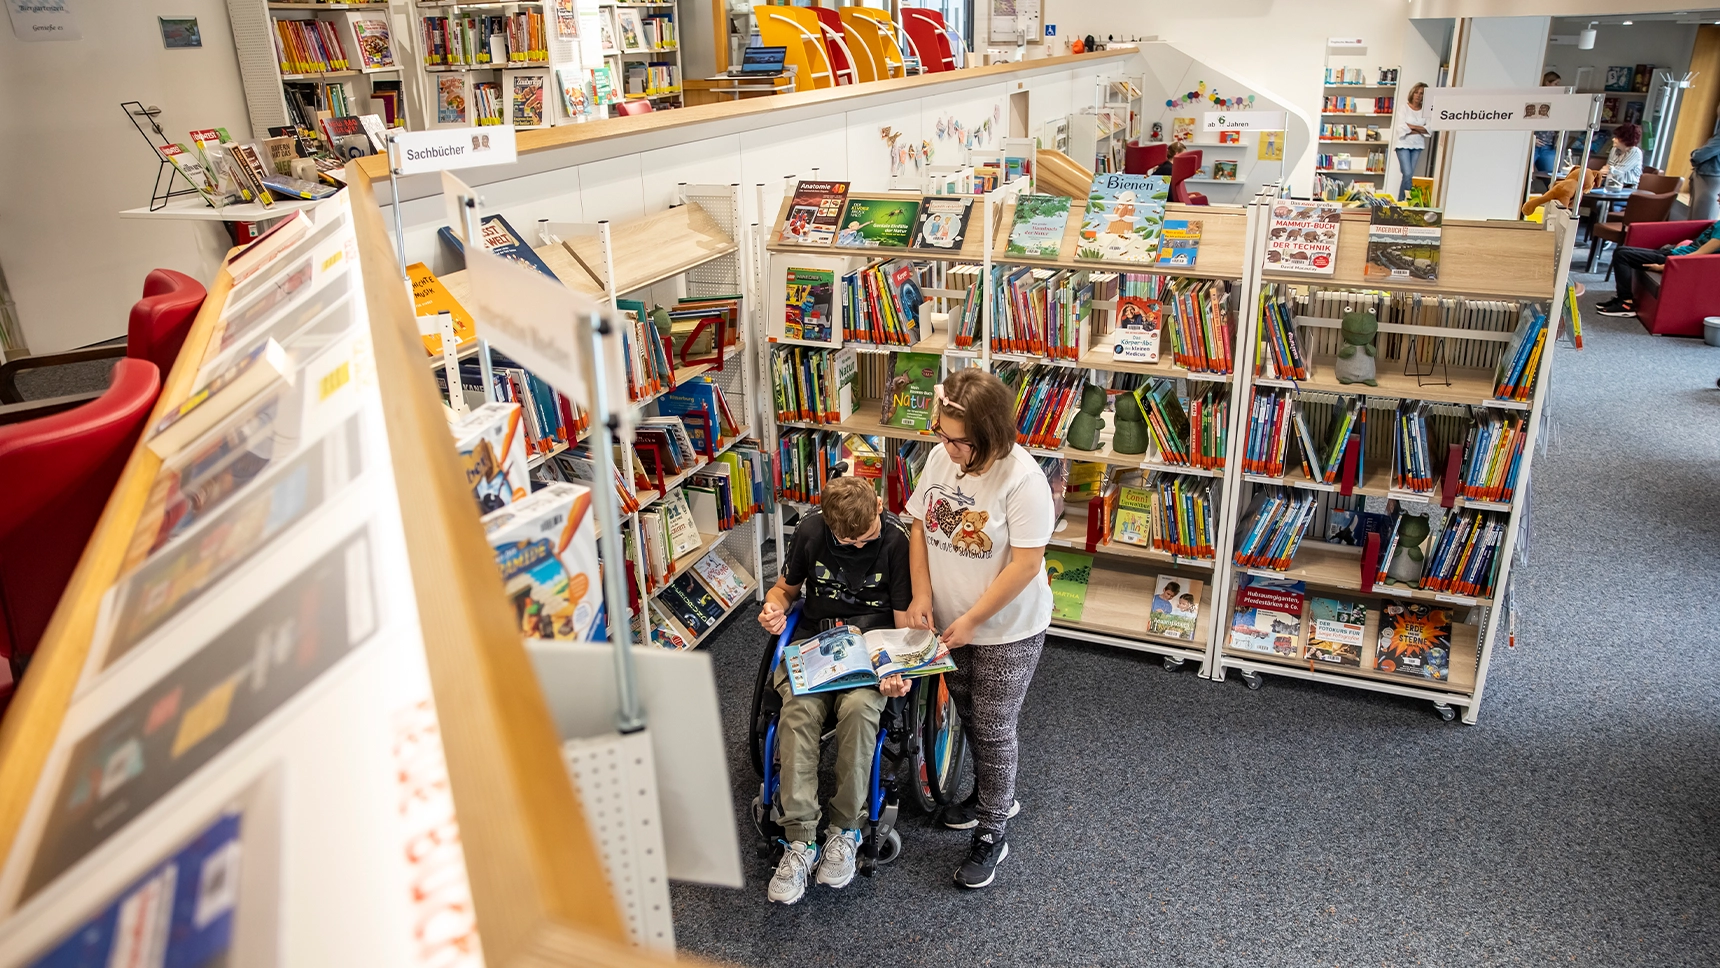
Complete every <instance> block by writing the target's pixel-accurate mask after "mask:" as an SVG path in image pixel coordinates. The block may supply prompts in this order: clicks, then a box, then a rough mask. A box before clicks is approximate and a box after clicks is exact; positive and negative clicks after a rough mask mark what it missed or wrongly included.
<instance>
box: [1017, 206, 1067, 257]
mask: <svg viewBox="0 0 1720 968" xmlns="http://www.w3.org/2000/svg"><path fill="white" fill-rule="evenodd" d="M1069 204H1070V199H1068V198H1065V197H1063V196H1061V195H1022V196H1020V197H1019V198H1017V199H1016V200H1015V213H1014V218H1013V221H1011V223H1010V226H1009V242H1008V244H1007V246H1006V247H1005V250H1004V251H1005V252H1006V254H1008V255H1015V256H1028V257H1031V258H1037V259H1055V258H1057V254H1058V252H1059V250H1060V249H1061V248H1062V246H1063V232H1064V229H1065V228H1066V227H1067V226H1068V224H1069Z"/></svg>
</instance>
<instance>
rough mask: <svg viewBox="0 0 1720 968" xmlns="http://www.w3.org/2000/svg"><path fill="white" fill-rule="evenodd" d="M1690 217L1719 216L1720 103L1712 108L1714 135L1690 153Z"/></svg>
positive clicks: (1714, 217) (1705, 217)
mask: <svg viewBox="0 0 1720 968" xmlns="http://www.w3.org/2000/svg"><path fill="white" fill-rule="evenodd" d="M1690 217H1691V218H1692V219H1701V220H1703V221H1708V220H1710V219H1716V218H1720V105H1715V108H1714V136H1713V137H1712V138H1709V139H1708V140H1707V142H1705V143H1704V144H1703V145H1702V147H1700V148H1697V149H1696V150H1695V151H1692V152H1691V153H1690Z"/></svg>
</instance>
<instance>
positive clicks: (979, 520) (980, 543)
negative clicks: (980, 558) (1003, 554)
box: [950, 511, 991, 555]
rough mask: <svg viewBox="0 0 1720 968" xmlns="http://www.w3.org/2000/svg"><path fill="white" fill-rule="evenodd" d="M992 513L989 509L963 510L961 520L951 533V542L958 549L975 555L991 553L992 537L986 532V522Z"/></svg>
mask: <svg viewBox="0 0 1720 968" xmlns="http://www.w3.org/2000/svg"><path fill="white" fill-rule="evenodd" d="M990 517H991V514H990V512H987V511H963V512H962V515H961V520H960V521H959V522H958V523H957V524H956V528H955V530H954V531H953V532H951V534H950V544H952V545H954V546H955V548H956V550H958V551H965V552H968V553H970V554H975V555H988V554H990V553H991V537H990V536H989V535H987V534H986V533H985V522H986V519H987V518H990Z"/></svg>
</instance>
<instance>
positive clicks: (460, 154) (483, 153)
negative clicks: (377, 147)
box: [393, 124, 517, 175]
mask: <svg viewBox="0 0 1720 968" xmlns="http://www.w3.org/2000/svg"><path fill="white" fill-rule="evenodd" d="M393 141H394V143H395V144H396V145H398V146H399V148H400V155H399V158H398V160H397V162H396V163H397V164H398V165H399V166H400V174H402V175H417V174H421V173H423V172H427V171H448V170H450V169H454V168H478V167H480V166H483V165H506V164H511V163H513V161H514V159H515V158H516V157H517V154H516V152H515V148H514V129H513V128H512V127H510V126H508V125H505V124H501V125H484V126H483V127H479V128H442V129H439V130H436V131H400V132H395V134H394V138H393Z"/></svg>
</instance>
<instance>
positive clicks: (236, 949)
mask: <svg viewBox="0 0 1720 968" xmlns="http://www.w3.org/2000/svg"><path fill="white" fill-rule="evenodd" d="M348 171H349V174H352V173H354V169H352V168H349V169H348ZM300 218H301V219H303V221H298V222H296V223H294V224H298V225H303V226H305V227H306V230H305V234H304V236H303V237H302V238H300V239H299V240H297V241H293V242H290V243H289V244H288V245H287V247H286V248H285V250H284V252H283V254H282V255H281V257H280V258H279V259H276V260H275V261H273V262H272V263H267V264H265V265H263V266H261V267H260V269H258V270H257V271H256V272H255V274H252V275H248V276H247V275H245V274H244V271H243V270H241V269H239V268H237V267H238V266H239V263H234V266H235V268H234V269H233V271H232V272H230V271H228V270H227V269H223V270H222V272H221V274H220V275H219V276H218V277H217V279H216V280H215V282H214V284H213V285H211V287H210V293H209V297H208V299H207V301H206V302H205V303H204V305H203V308H202V310H201V313H200V315H199V317H198V319H197V321H196V322H195V324H194V326H193V328H192V331H191V333H190V335H189V337H188V338H187V340H186V344H185V348H184V350H183V352H182V354H181V357H180V359H179V361H178V364H177V365H176V366H175V367H174V368H173V371H172V373H171V375H169V376H168V378H167V379H166V381H165V385H164V389H163V392H162V395H161V398H160V401H159V403H158V405H157V407H156V410H155V412H154V414H153V415H152V418H151V423H150V426H151V427H160V426H161V425H162V423H163V421H165V420H168V418H169V415H170V414H178V415H179V416H177V417H175V418H173V420H175V421H185V420H191V419H201V417H200V415H198V409H201V408H203V407H210V406H214V407H219V408H220V409H219V410H218V411H217V412H216V413H215V414H214V415H213V416H214V420H213V422H212V425H211V426H210V427H209V429H208V431H207V432H206V433H205V434H203V435H202V436H197V437H192V438H191V439H189V440H188V441H187V442H185V443H184V444H183V445H176V444H174V443H170V441H171V440H172V435H171V434H161V433H154V434H152V433H151V432H149V431H146V433H145V439H144V440H143V441H141V442H140V443H139V444H138V445H137V447H136V449H135V451H134V452H133V454H132V457H131V459H130V461H129V462H128V464H127V466H126V469H125V472H124V474H123V476H122V477H121V480H120V483H119V484H118V486H117V488H116V490H115V492H114V495H113V497H112V498H111V499H110V501H109V503H108V506H107V509H106V511H105V513H104V515H103V517H102V520H101V522H100V524H99V525H98V527H97V529H96V532H95V534H94V536H93V538H92V540H91V543H90V545H89V547H88V549H87V550H86V552H85V554H84V556H83V559H82V561H81V562H80V565H79V568H78V570H77V572H76V573H75V575H74V576H73V578H72V581H71V583H70V585H69V587H68V588H67V591H66V594H65V596H64V598H63V599H62V601H61V603H60V606H59V608H58V610H57V611H56V613H55V616H54V618H53V620H52V622H51V624H50V626H49V628H48V629H47V631H46V633H45V635H44V637H43V640H42V643H41V647H40V648H39V650H38V651H37V653H36V656H35V660H34V662H33V663H32V666H31V668H30V670H29V674H28V675H27V676H25V677H24V679H23V681H22V684H21V687H20V690H19V692H18V694H17V695H16V697H15V699H14V701H13V704H12V708H11V709H10V710H9V711H8V714H7V717H6V720H5V724H4V727H3V728H0V790H4V791H6V793H5V795H4V796H3V797H0V856H3V857H4V866H3V868H0V918H3V920H0V951H5V952H7V955H6V956H5V957H6V960H7V963H8V964H14V963H16V964H43V963H53V964H59V963H72V962H77V963H83V962H84V961H85V960H86V959H89V958H93V959H94V960H95V961H98V962H100V963H104V964H105V963H132V962H133V961H134V960H137V961H141V960H143V959H145V958H146V957H147V958H152V959H154V961H155V963H162V962H163V961H164V962H165V963H168V964H175V963H180V962H181V961H185V962H186V963H190V961H191V959H193V958H195V959H198V960H199V963H201V961H202V960H206V959H207V958H209V957H210V956H212V955H214V954H217V953H220V954H223V955H224V956H225V957H226V958H227V960H229V961H231V962H232V963H235V964H246V965H263V966H269V965H313V964H314V965H326V964H331V963H345V962H352V961H359V962H363V963H367V964H403V963H409V962H416V961H419V960H423V959H431V960H435V961H437V962H438V963H443V964H449V965H472V964H479V963H485V964H492V965H525V964H545V963H560V962H578V963H583V964H606V965H645V964H657V963H659V961H658V960H657V959H656V958H654V957H651V956H648V955H646V954H644V953H642V952H640V951H638V950H637V949H635V948H633V947H631V946H630V945H629V940H628V938H629V935H628V927H627V924H626V922H624V921H623V920H622V918H621V917H620V915H619V914H618V909H617V902H618V899H619V898H618V896H617V895H612V894H611V892H610V890H609V888H608V887H607V886H606V885H607V884H608V883H609V882H610V877H609V876H608V875H606V869H605V866H604V864H603V862H602V859H601V857H600V855H599V852H598V849H597V845H596V843H595V841H594V839H593V837H592V836H591V834H590V833H589V832H588V831H587V827H586V825H585V824H584V823H582V822H580V819H579V818H580V817H581V816H582V815H583V814H582V809H581V805H580V799H579V798H578V797H577V796H576V795H575V792H574V787H573V785H572V783H571V781H570V780H569V767H568V764H567V762H566V761H565V760H564V758H563V748H562V739H561V737H558V734H557V723H556V721H555V720H553V719H552V717H551V711H550V709H549V708H548V707H547V706H546V702H545V699H544V693H543V691H542V690H540V688H539V684H538V681H537V677H536V676H535V675H534V672H533V669H532V665H531V662H530V660H529V659H528V657H527V652H526V649H525V648H524V647H523V643H522V639H521V634H520V626H519V624H518V621H517V618H516V616H515V615H514V614H513V607H512V604H511V603H510V602H509V600H508V598H507V596H506V595H504V593H503V588H502V583H501V579H500V575H499V573H498V570H497V568H496V566H495V557H494V552H493V550H492V549H491V548H490V547H489V546H488V544H487V543H486V542H485V540H484V535H483V531H482V528H481V527H480V526H479V522H478V518H477V515H478V508H477V505H476V502H474V500H473V491H472V486H471V484H470V483H469V481H468V480H467V478H466V475H465V473H464V471H463V469H462V468H461V466H460V464H459V461H458V459H457V457H456V454H455V451H454V449H453V447H451V446H450V437H449V432H448V424H447V421H446V419H445V418H444V415H443V407H441V406H440V405H439V404H438V403H437V401H436V398H435V393H434V390H433V385H432V384H431V382H430V381H428V380H426V379H425V374H424V372H423V369H422V367H423V364H422V363H421V362H420V360H421V359H422V357H423V353H424V348H423V345H422V343H421V341H420V339H419V334H418V332H417V329H416V326H415V323H414V320H413V319H412V309H411V301H410V299H409V297H408V296H407V293H406V291H405V289H404V287H403V286H402V285H401V269H400V266H399V264H398V263H397V262H396V261H395V258H394V255H393V247H392V246H391V245H390V244H389V242H388V239H387V235H386V233H385V231H384V229H383V227H382V220H381V217H380V212H379V210H378V209H377V207H376V205H375V201H374V198H373V196H372V194H371V191H370V186H369V182H368V181H367V180H365V179H363V178H362V177H359V178H356V179H355V180H354V182H353V187H352V189H351V190H350V191H349V192H347V193H343V194H342V195H340V196H337V197H336V198H334V199H331V200H329V201H328V202H326V203H324V204H322V205H320V206H318V207H316V208H315V209H313V210H312V211H310V212H309V213H306V214H304V215H302V216H301V217H300ZM233 272H240V273H241V274H240V278H239V279H238V281H237V282H235V278H234V274H233ZM252 346H256V347H259V348H261V347H268V348H269V349H268V351H267V352H264V353H262V355H261V356H257V357H253V356H252V352H251V350H250V349H248V348H249V347H252ZM239 359H262V360H265V361H267V363H266V365H267V366H268V367H270V370H269V371H267V372H269V373H270V374H271V375H270V378H269V379H267V380H250V379H247V380H245V381H237V382H232V383H227V384H225V385H224V389H219V390H217V391H215V392H214V393H212V394H211V395H208V396H207V397H202V396H200V395H198V394H196V393H194V391H198V390H200V389H201V388H202V387H203V386H204V384H205V383H206V382H207V381H209V380H211V378H212V377H214V376H215V375H216V374H219V373H222V372H224V371H226V370H227V367H228V365H229V364H230V363H232V362H233V361H234V360H239ZM248 365H251V366H262V365H265V364H260V363H252V364H248ZM245 372H252V371H250V370H245ZM255 372H259V373H262V372H265V371H263V370H257V371H255ZM275 374H279V375H275ZM234 394H240V396H239V397H237V398H235V397H234V396H233V395H234ZM188 399H189V400H198V399H201V400H202V402H201V403H196V404H195V405H194V406H191V407H186V406H182V405H183V404H185V402H186V401H187V400H188ZM169 423H170V424H171V423H172V421H169ZM600 651H602V650H600ZM611 651H612V650H611ZM601 661H602V662H604V663H607V662H608V661H609V660H608V658H607V657H601ZM718 755H719V757H720V753H719V754H718ZM725 788H726V787H725ZM456 817H457V825H458V826H457V828H456ZM731 826H732V824H731ZM456 829H457V831H458V833H457V835H455V833H454V831H455V830H456ZM628 886H629V887H631V886H632V885H628ZM480 936H481V939H482V940H481V953H480V940H479V938H480ZM636 936H637V935H636ZM14 959H17V960H14ZM44 959H46V960H44Z"/></svg>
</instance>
